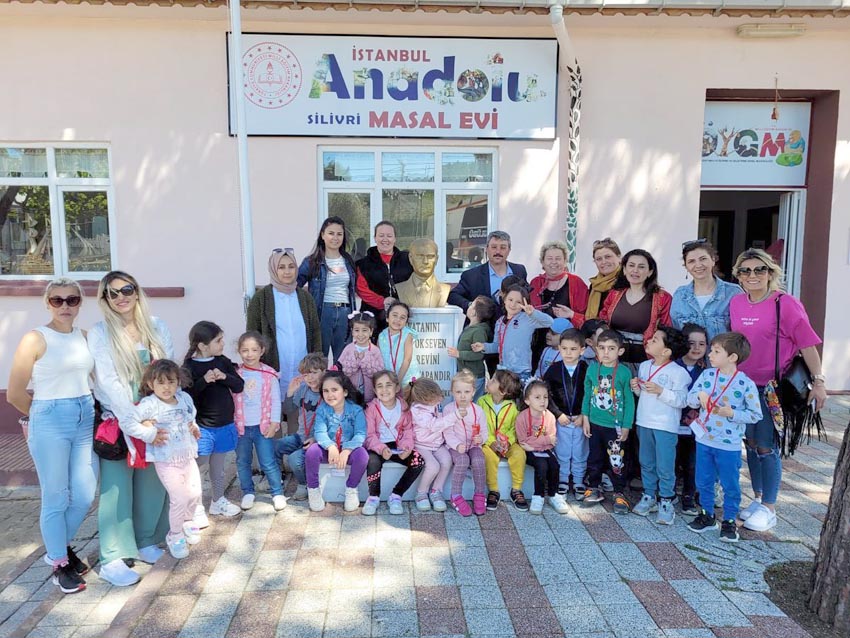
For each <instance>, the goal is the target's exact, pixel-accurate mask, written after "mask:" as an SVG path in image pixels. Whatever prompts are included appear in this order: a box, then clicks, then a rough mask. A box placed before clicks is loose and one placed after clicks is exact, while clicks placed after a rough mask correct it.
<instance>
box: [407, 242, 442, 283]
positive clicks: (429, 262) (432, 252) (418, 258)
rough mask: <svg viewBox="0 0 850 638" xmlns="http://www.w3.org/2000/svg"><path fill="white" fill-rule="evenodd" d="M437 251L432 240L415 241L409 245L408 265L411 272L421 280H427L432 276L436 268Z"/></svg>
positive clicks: (435, 244)
mask: <svg viewBox="0 0 850 638" xmlns="http://www.w3.org/2000/svg"><path fill="white" fill-rule="evenodd" d="M438 257H439V251H438V250H437V243H436V242H435V241H434V240H432V239H425V238H422V239H415V240H414V241H413V242H411V244H410V265H411V266H413V272H415V273H416V274H417V275H418V276H419V277H422V278H423V279H428V277H430V276H431V275H433V274H434V268H436V267H437V258H438Z"/></svg>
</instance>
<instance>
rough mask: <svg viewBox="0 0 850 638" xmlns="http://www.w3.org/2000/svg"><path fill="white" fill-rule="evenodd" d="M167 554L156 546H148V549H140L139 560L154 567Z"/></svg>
mask: <svg viewBox="0 0 850 638" xmlns="http://www.w3.org/2000/svg"><path fill="white" fill-rule="evenodd" d="M163 554H165V550H164V549H160V548H159V547H157V546H156V545H148V546H147V547H140V548H139V560H140V561H142V562H143V563H147V564H148V565H153V564H154V563H155V562H156V561H158V560H159V559H160V558H162V556H163Z"/></svg>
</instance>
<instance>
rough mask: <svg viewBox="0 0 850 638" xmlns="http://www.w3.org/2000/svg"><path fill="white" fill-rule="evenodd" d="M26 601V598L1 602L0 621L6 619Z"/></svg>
mask: <svg viewBox="0 0 850 638" xmlns="http://www.w3.org/2000/svg"><path fill="white" fill-rule="evenodd" d="M25 601H26V599H24V600H22V601H18V602H0V623H2V622H3V621H5V620H6V619H7V618H8V617H9V616H11V615H12V614H14V613H15V612H16V611H18V608H19V607H20V606H21V604H23V603H24V602H25Z"/></svg>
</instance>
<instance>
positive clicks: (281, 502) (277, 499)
mask: <svg viewBox="0 0 850 638" xmlns="http://www.w3.org/2000/svg"><path fill="white" fill-rule="evenodd" d="M272 507H274V511H275V512H279V511H280V510H282V509H286V497H285V496H284V495H283V494H276V495H274V496H272Z"/></svg>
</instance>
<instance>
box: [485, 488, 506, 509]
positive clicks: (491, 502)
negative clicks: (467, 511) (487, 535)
mask: <svg viewBox="0 0 850 638" xmlns="http://www.w3.org/2000/svg"><path fill="white" fill-rule="evenodd" d="M501 498H502V495H501V494H499V493H498V492H494V491H493V490H490V491H489V492H487V509H488V510H490V511H491V512H493V511H495V510H497V509H498V507H499V500H500V499H501Z"/></svg>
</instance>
